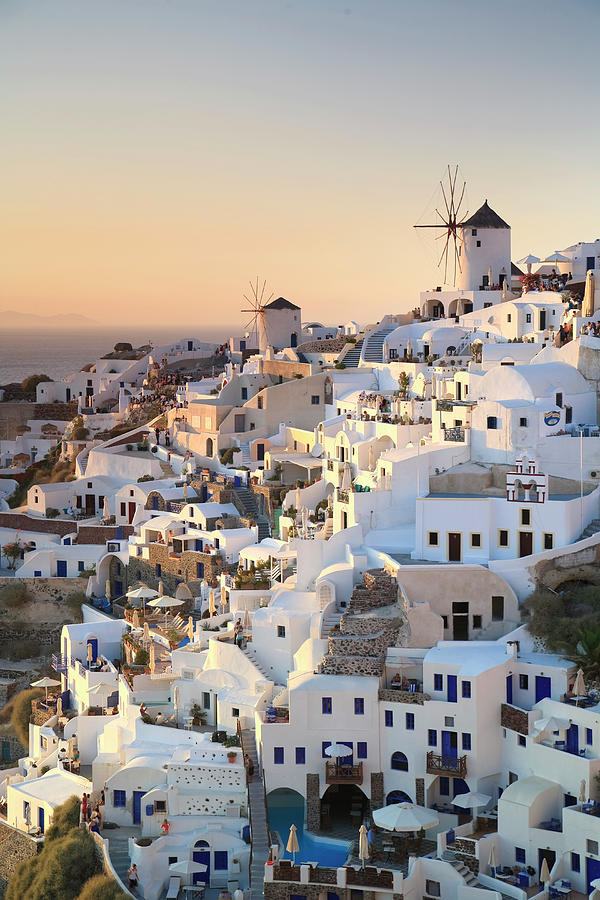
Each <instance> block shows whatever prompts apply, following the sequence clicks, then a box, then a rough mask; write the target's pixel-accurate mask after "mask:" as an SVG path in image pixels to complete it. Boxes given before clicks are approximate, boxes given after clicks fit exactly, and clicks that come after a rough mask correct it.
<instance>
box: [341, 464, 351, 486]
mask: <svg viewBox="0 0 600 900" xmlns="http://www.w3.org/2000/svg"><path fill="white" fill-rule="evenodd" d="M351 487H352V473H351V471H350V466H349V465H348V463H346V464H345V466H344V475H343V477H342V490H343V491H349V490H350V488H351Z"/></svg>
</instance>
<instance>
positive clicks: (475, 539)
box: [471, 531, 481, 547]
mask: <svg viewBox="0 0 600 900" xmlns="http://www.w3.org/2000/svg"><path fill="white" fill-rule="evenodd" d="M471 547H481V534H480V533H479V532H478V531H474V532H472V533H471Z"/></svg>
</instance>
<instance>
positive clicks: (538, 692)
mask: <svg viewBox="0 0 600 900" xmlns="http://www.w3.org/2000/svg"><path fill="white" fill-rule="evenodd" d="M551 696H552V682H551V680H550V679H549V678H546V677H545V676H543V675H536V676H535V702H536V703H537V702H538V700H543V699H544V697H551Z"/></svg>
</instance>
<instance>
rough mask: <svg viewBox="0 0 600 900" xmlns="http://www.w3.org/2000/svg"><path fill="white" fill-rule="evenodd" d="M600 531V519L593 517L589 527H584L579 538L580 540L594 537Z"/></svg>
mask: <svg viewBox="0 0 600 900" xmlns="http://www.w3.org/2000/svg"><path fill="white" fill-rule="evenodd" d="M599 531H600V519H592V521H591V522H590V524H589V525H588V526H587V528H584V530H583V532H582V534H581V535H580V536H579V537H578V538H577V540H579V541H583V540H585V538H589V537H592V535H594V534H598V532H599Z"/></svg>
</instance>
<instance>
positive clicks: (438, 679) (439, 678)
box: [433, 675, 444, 691]
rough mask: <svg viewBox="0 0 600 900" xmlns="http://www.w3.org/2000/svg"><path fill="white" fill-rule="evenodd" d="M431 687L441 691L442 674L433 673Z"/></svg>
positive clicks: (442, 687) (442, 685)
mask: <svg viewBox="0 0 600 900" xmlns="http://www.w3.org/2000/svg"><path fill="white" fill-rule="evenodd" d="M433 689H434V691H443V690H444V676H443V675H434V676H433Z"/></svg>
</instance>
